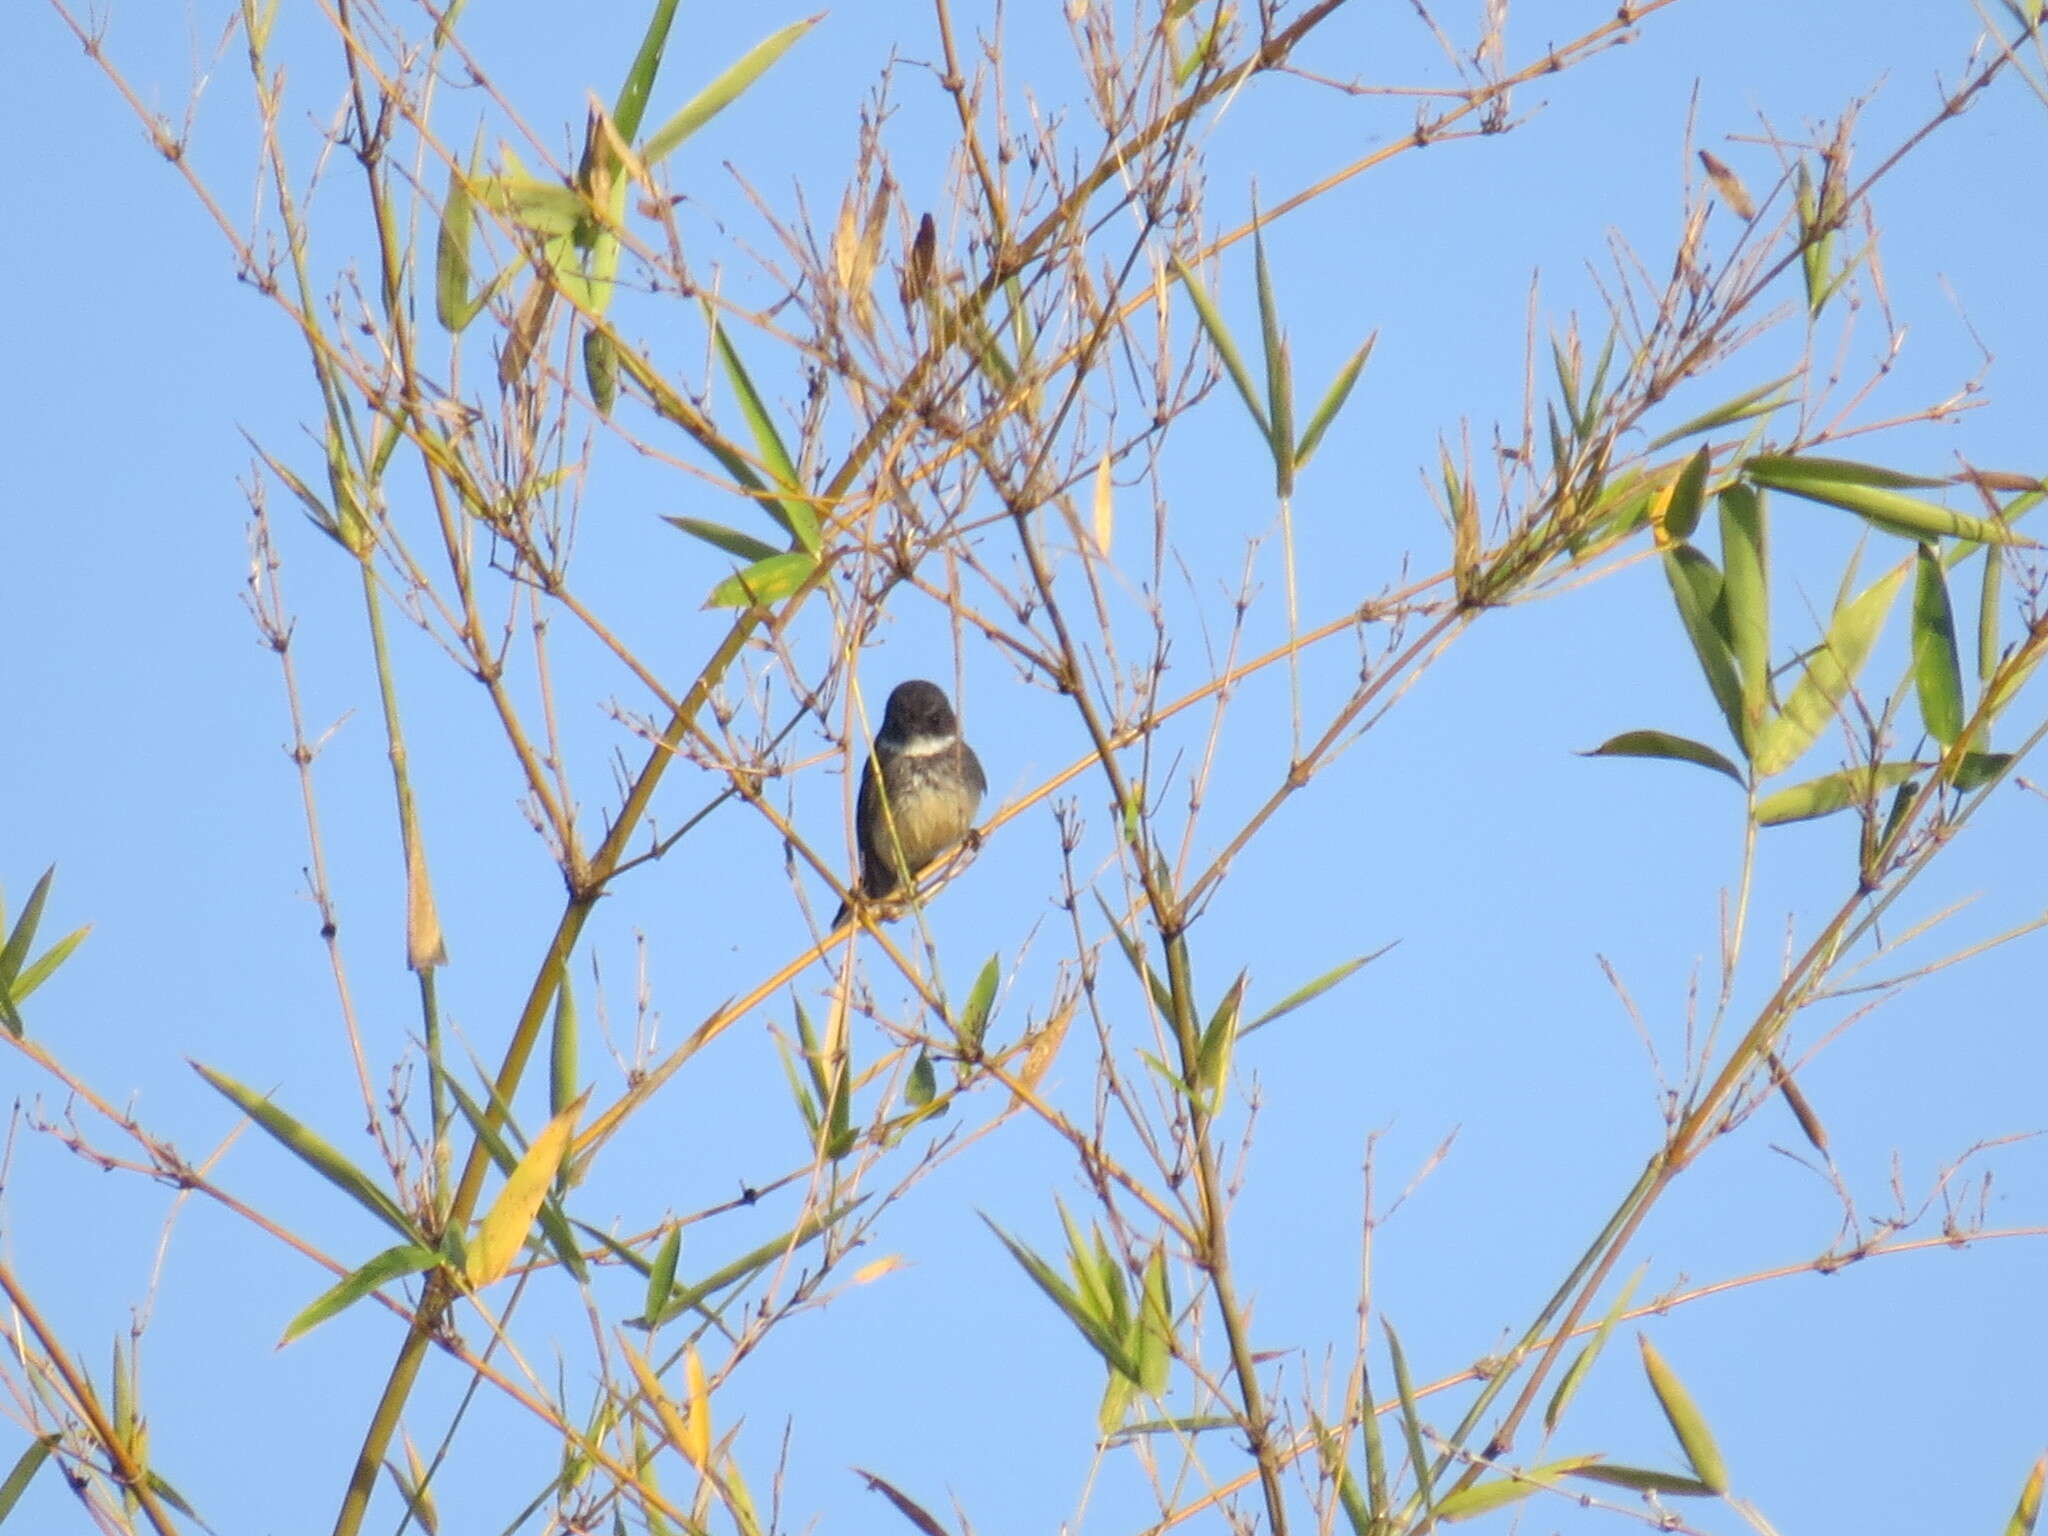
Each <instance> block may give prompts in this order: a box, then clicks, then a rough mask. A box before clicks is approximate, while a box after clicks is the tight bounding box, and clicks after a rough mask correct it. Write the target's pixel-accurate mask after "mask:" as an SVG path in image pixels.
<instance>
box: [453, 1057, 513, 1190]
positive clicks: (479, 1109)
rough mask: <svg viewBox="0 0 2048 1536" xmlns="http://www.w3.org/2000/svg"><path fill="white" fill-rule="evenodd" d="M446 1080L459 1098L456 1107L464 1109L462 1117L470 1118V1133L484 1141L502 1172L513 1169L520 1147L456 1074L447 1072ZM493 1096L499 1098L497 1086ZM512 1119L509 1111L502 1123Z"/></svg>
mask: <svg viewBox="0 0 2048 1536" xmlns="http://www.w3.org/2000/svg"><path fill="white" fill-rule="evenodd" d="M443 1081H444V1082H445V1083H446V1084H447V1087H448V1092H449V1095H450V1096H451V1097H452V1098H453V1099H454V1100H455V1107H456V1109H457V1110H458V1111H460V1112H461V1115H462V1118H463V1119H464V1120H466V1121H468V1122H469V1130H470V1134H471V1135H473V1136H475V1137H476V1139H477V1140H478V1141H479V1142H480V1143H481V1144H482V1145H483V1149H484V1151H485V1152H487V1153H488V1154H489V1155H490V1159H491V1161H492V1162H493V1163H495V1164H496V1165H497V1169H498V1171H499V1172H500V1173H510V1172H511V1171H512V1170H513V1169H514V1168H516V1167H518V1166H519V1151H518V1149H517V1148H516V1147H514V1146H512V1144H511V1143H509V1142H508V1141H506V1140H505V1137H504V1134H503V1131H502V1130H501V1128H500V1125H494V1124H492V1122H491V1117H490V1116H489V1115H487V1114H486V1113H485V1112H484V1109H483V1106H482V1105H480V1104H478V1103H477V1101H476V1100H475V1099H474V1098H472V1097H471V1096H470V1094H469V1092H468V1091H467V1090H466V1089H465V1088H464V1087H463V1086H462V1084H461V1083H459V1082H458V1081H456V1079H455V1078H454V1076H452V1075H448V1076H445V1077H444V1078H443ZM491 1098H492V1100H493V1101H494V1102H498V1100H497V1093H496V1090H495V1089H493V1090H492V1091H491ZM511 1123H512V1122H511V1117H510V1116H509V1115H507V1116H505V1117H504V1119H503V1120H502V1122H501V1124H502V1125H510V1124H511Z"/></svg>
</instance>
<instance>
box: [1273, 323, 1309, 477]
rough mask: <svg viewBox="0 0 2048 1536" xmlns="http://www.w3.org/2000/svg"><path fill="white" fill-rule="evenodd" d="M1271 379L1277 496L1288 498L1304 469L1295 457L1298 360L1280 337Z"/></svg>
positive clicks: (1283, 338)
mask: <svg viewBox="0 0 2048 1536" xmlns="http://www.w3.org/2000/svg"><path fill="white" fill-rule="evenodd" d="M1266 372H1267V375H1268V377H1269V378H1270V379H1271V381H1272V388H1273V390H1274V392H1275V393H1274V402H1273V441H1272V450H1273V494H1274V495H1276V496H1281V497H1286V496H1292V495H1293V494H1294V474H1295V471H1296V470H1298V469H1299V468H1300V467H1301V466H1300V465H1299V464H1298V463H1296V462H1295V458H1294V357H1293V354H1292V353H1291V352H1289V351H1288V347H1287V338H1286V337H1285V336H1282V337H1281V338H1280V346H1279V349H1278V351H1277V352H1276V353H1275V355H1274V359H1273V361H1271V362H1270V363H1269V364H1268V365H1267V369H1266Z"/></svg>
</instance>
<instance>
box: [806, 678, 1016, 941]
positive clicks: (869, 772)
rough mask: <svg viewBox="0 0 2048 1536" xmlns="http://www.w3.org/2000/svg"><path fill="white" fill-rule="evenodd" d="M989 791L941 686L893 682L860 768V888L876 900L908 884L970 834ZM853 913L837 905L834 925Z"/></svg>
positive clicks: (920, 681)
mask: <svg viewBox="0 0 2048 1536" xmlns="http://www.w3.org/2000/svg"><path fill="white" fill-rule="evenodd" d="M987 792H988V780H987V779H986V778H985V777H983V775H982V771H981V759H980V758H978V757H976V756H975V755H974V748H972V747H970V746H968V745H967V743H966V742H964V741H962V740H961V739H960V722H959V720H958V719H957V718H956V717H955V716H954V714H953V706H952V705H951V704H949V703H948V702H947V701H946V693H945V690H944V689H942V688H941V687H939V685H938V684H936V683H928V682H925V681H924V680H923V679H922V678H913V679H911V680H910V681H909V682H907V683H898V684H897V685H896V689H895V691H894V692H893V693H891V694H890V695H889V702H888V705H887V706H886V707H885V708H884V709H883V711H882V728H881V730H880V731H878V732H876V734H875V747H874V751H873V752H872V753H871V754H870V755H869V757H868V761H867V766H866V767H865V768H863V769H862V770H861V776H860V801H859V804H858V805H857V806H856V807H855V810H854V820H855V823H856V828H855V830H856V831H857V833H858V835H859V839H860V884H859V885H858V887H856V889H857V890H858V891H859V893H860V894H861V895H862V896H863V897H865V898H866V899H867V900H869V901H881V900H883V899H885V898H887V897H890V896H893V895H895V894H896V893H897V891H898V890H900V889H901V888H903V887H904V886H907V885H911V884H913V883H914V882H915V881H916V879H917V872H918V871H919V870H921V869H923V868H924V867H925V866H926V865H927V864H929V863H931V862H932V860H934V859H936V858H937V857H938V856H939V855H940V854H942V853H944V852H945V851H946V850H947V849H949V848H951V847H953V846H954V845H955V844H956V843H958V842H959V841H960V840H961V839H962V838H964V837H966V836H967V830H968V828H969V827H971V826H973V825H974V813H975V812H976V811H977V810H979V809H980V807H981V797H982V796H983V795H984V794H986V793H987ZM852 915H853V914H852V911H851V909H850V908H848V907H846V906H844V905H842V906H841V907H840V909H839V915H838V916H837V917H835V918H833V919H832V926H833V927H834V928H838V927H840V926H841V925H843V924H844V923H845V922H846V921H847V920H848V919H849V918H850V917H851V916H852Z"/></svg>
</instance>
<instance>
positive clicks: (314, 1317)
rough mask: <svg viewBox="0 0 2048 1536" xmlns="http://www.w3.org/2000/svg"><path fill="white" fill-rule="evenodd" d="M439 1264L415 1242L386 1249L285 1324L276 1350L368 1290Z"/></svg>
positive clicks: (428, 1250) (438, 1257) (432, 1253)
mask: <svg viewBox="0 0 2048 1536" xmlns="http://www.w3.org/2000/svg"><path fill="white" fill-rule="evenodd" d="M440 1262H441V1255H440V1254H438V1253H436V1252H435V1251H434V1250H433V1249H431V1248H428V1247H425V1246H423V1245H422V1244H419V1243H400V1244H399V1245H398V1246H397V1247H396V1248H386V1249H385V1250H384V1251H383V1252H382V1253H380V1254H378V1255H377V1256H376V1257H375V1258H374V1259H371V1260H370V1261H369V1262H368V1263H367V1264H364V1265H363V1266H362V1267H361V1268H359V1269H354V1270H351V1271H349V1273H348V1274H346V1275H343V1276H342V1277H341V1279H340V1281H338V1282H337V1283H336V1284H335V1285H333V1286H331V1287H330V1288H329V1289H327V1290H325V1291H322V1292H321V1293H320V1294H319V1295H318V1296H316V1297H315V1298H314V1299H313V1300H312V1302H311V1303H309V1304H308V1305H307V1307H306V1309H305V1310H304V1311H302V1312H301V1313H299V1315H298V1316H297V1317H295V1318H293V1319H292V1320H291V1321H290V1322H289V1323H286V1324H285V1326H284V1333H283V1335H282V1336H281V1337H280V1338H279V1339H278V1341H277V1347H278V1348H279V1349H282V1348H284V1346H285V1345H287V1344H289V1343H291V1342H293V1341H294V1340H295V1339H300V1338H304V1337H305V1336H306V1335H307V1334H309V1333H311V1332H312V1331H313V1330H314V1329H315V1328H318V1327H319V1326H320V1325H321V1324H322V1323H324V1322H326V1321H327V1320H328V1319H329V1318H330V1317H334V1316H336V1315H337V1314H339V1313H342V1312H346V1311H347V1310H348V1309H349V1308H350V1307H352V1306H354V1305H355V1304H356V1303H357V1302H359V1301H361V1300H362V1299H363V1298H364V1297H365V1296H367V1295H369V1294H370V1293H371V1292H372V1291H377V1290H382V1289H383V1288H384V1287H385V1286H387V1285H389V1284H390V1283H391V1282H392V1281H393V1280H398V1279H402V1278H403V1277H405V1276H406V1275H416V1274H419V1273H420V1272H421V1271H422V1270H428V1269H432V1268H433V1267H434V1266H435V1265H437V1264H439V1263H440Z"/></svg>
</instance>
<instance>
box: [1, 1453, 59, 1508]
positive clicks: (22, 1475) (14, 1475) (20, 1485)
mask: <svg viewBox="0 0 2048 1536" xmlns="http://www.w3.org/2000/svg"><path fill="white" fill-rule="evenodd" d="M62 1438H63V1437H62V1436H61V1435H56V1434H49V1435H43V1436H40V1437H39V1438H37V1439H34V1440H31V1441H30V1442H29V1444H28V1449H27V1450H25V1451H23V1452H22V1453H21V1454H20V1455H19V1456H17V1457H15V1458H14V1465H13V1466H12V1467H10V1468H8V1470H7V1477H6V1480H5V1481H4V1482H0V1520H5V1519H6V1518H7V1517H8V1515H9V1514H11V1513H13V1510H14V1506H15V1505H16V1504H18V1503H20V1502H21V1496H22V1495H23V1494H24V1493H26V1492H28V1485H29V1484H30V1483H32V1482H33V1481H35V1475H36V1473H37V1472H39V1471H41V1470H42V1466H43V1463H44V1462H46V1461H48V1460H49V1459H50V1452H51V1451H53V1450H55V1449H56V1448H57V1442H58V1441H59V1440H61V1439H62Z"/></svg>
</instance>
